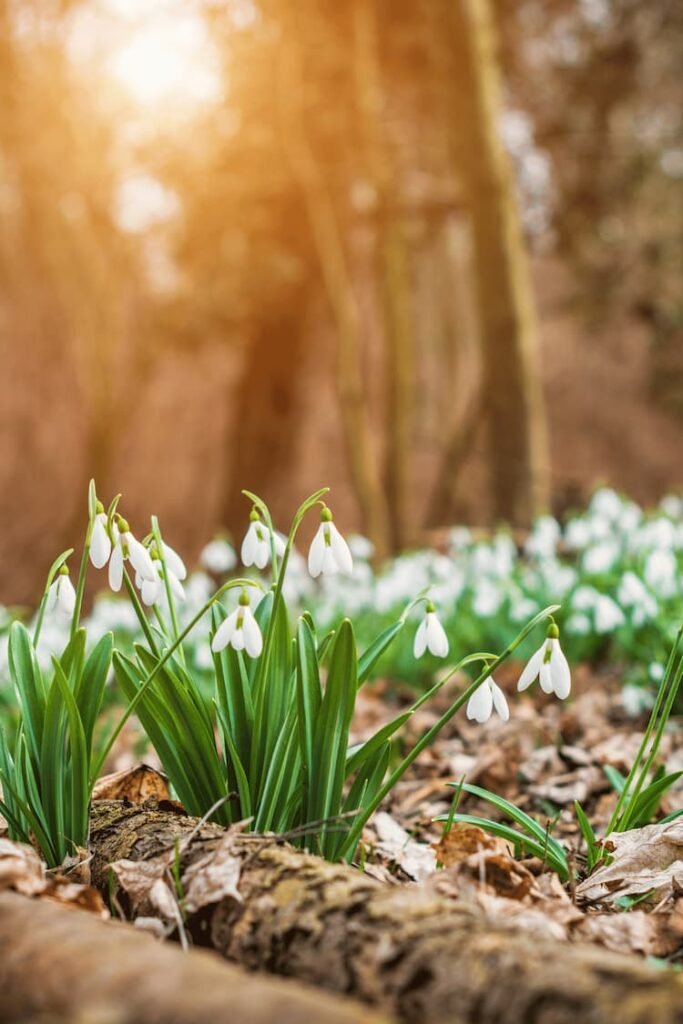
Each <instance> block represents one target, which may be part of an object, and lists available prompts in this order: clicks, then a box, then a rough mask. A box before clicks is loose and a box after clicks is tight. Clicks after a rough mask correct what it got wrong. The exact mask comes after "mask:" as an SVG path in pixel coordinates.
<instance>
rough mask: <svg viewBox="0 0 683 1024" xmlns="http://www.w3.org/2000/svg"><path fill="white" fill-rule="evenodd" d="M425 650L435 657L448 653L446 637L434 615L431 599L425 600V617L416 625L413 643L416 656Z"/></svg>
mask: <svg viewBox="0 0 683 1024" xmlns="http://www.w3.org/2000/svg"><path fill="white" fill-rule="evenodd" d="M425 651H429V653H430V654H433V655H434V656H435V657H437V658H445V657H446V655H447V654H448V637H447V636H446V631H445V630H444V628H443V626H442V625H441V623H440V622H439V620H438V619H437V617H436V608H435V607H434V605H433V604H432V602H431V601H428V602H427V605H426V608H425V617H424V619H423V620H422V622H421V623H420V625H419V626H418V627H417V633H416V634H415V642H414V644H413V654H414V655H415V657H416V658H421V657H422V655H423V654H424V653H425Z"/></svg>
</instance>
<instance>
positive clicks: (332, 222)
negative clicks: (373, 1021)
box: [0, 0, 683, 603]
mask: <svg viewBox="0 0 683 1024" xmlns="http://www.w3.org/2000/svg"><path fill="white" fill-rule="evenodd" d="M682 67H683V5H682V4H681V3H680V0H343V2H339V0H145V2H143V0H0V374H1V376H0V380H1V390H0V395H1V399H0V509H1V512H0V600H4V601H6V602H9V601H11V602H13V603H17V602H20V601H31V600H35V598H36V594H37V592H38V591H39V588H40V587H41V585H42V579H43V577H44V573H45V571H46V569H47V567H48V565H49V563H50V561H51V560H52V558H53V557H54V556H55V555H56V553H57V552H58V551H60V550H61V549H63V548H64V547H66V546H67V545H71V544H76V543H78V542H79V540H78V539H79V537H80V536H81V532H82V529H83V527H84V523H85V517H86V508H85V504H86V486H87V481H88V479H89V477H90V476H94V477H95V478H96V480H97V484H98V490H99V492H100V493H101V494H102V495H103V497H104V498H105V499H107V500H108V499H109V498H110V497H111V496H113V494H114V493H115V492H118V491H123V492H124V496H125V500H124V504H123V506H122V508H123V510H124V513H125V514H126V515H127V516H128V517H129V518H130V520H131V523H132V525H133V527H134V529H140V530H145V529H146V523H147V520H146V517H147V516H148V514H149V512H150V511H155V512H157V513H158V515H159V516H160V518H161V522H162V525H163V526H164V529H165V532H166V535H167V536H168V538H169V539H170V541H171V542H172V543H173V544H174V545H175V546H177V547H179V548H181V549H182V550H183V551H184V552H187V553H188V555H192V553H193V552H194V553H196V552H197V551H198V550H199V548H200V546H201V545H202V544H203V543H204V542H206V540H207V539H209V537H210V536H211V535H212V533H213V532H214V531H215V530H216V529H217V528H219V527H226V528H229V529H232V530H233V531H235V532H236V533H239V532H241V530H242V529H243V527H244V524H245V522H246V517H247V514H248V511H249V509H248V506H247V504H246V502H245V501H244V499H243V498H242V497H241V496H240V488H242V487H249V488H250V489H253V490H256V491H258V492H259V493H260V494H262V495H263V497H264V498H265V499H266V500H267V501H268V502H269V503H270V504H271V507H272V508H273V510H274V513H275V517H276V522H277V523H278V524H279V525H280V526H282V527H286V525H287V523H288V521H289V517H290V515H291V512H292V510H293V508H294V506H295V504H296V503H297V502H298V501H299V500H300V499H301V498H302V497H303V496H305V494H307V493H309V492H310V491H312V490H314V489H316V488H317V487H318V486H321V485H323V484H330V485H331V486H332V487H333V501H332V505H333V508H334V510H335V512H336V518H337V521H338V522H339V523H340V525H341V526H343V527H344V528H347V529H349V528H354V529H358V530H361V531H363V532H364V533H366V534H367V535H369V536H370V537H371V539H372V540H373V541H374V543H375V545H376V548H377V551H378V553H379V554H384V553H386V552H388V551H391V550H395V549H397V548H399V547H402V546H405V545H410V544H414V543H418V542H420V540H423V539H424V537H425V536H426V531H428V530H429V529H431V528H433V527H438V526H443V525H446V524H451V523H454V522H456V521H465V522H471V523H477V524H490V523H493V522H496V521H500V520H506V521H509V522H512V523H514V524H519V525H524V524H525V523H526V522H528V521H529V518H530V517H531V516H532V515H533V514H534V512H536V511H539V510H545V509H548V508H549V509H552V511H554V512H555V513H556V514H558V515H561V514H562V513H563V512H564V511H566V510H567V509H568V508H570V507H573V506H576V505H578V504H580V503H581V501H582V500H584V499H585V497H586V496H587V495H588V494H589V493H590V490H591V488H592V487H593V486H594V484H595V483H596V482H598V481H604V482H609V483H611V484H612V485H614V486H616V487H618V488H623V489H624V490H626V491H627V492H628V493H629V494H630V495H631V496H632V497H634V498H635V499H637V500H640V501H654V500H656V499H658V498H659V497H660V496H661V494H662V493H664V492H665V491H666V490H670V489H675V488H676V487H677V486H678V485H679V484H680V483H681V482H682V475H681V461H680V460H681V442H682V441H683V344H682V322H683V287H682V284H681V281H682V271H683V255H682V249H681V236H682V234H683V201H682V192H683V189H682V184H683V112H682V106H681V70H682Z"/></svg>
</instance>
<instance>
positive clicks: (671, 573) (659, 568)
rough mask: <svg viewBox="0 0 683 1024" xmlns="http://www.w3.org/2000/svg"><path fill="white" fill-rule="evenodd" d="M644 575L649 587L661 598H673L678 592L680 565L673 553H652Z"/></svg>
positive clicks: (646, 563) (661, 551)
mask: <svg viewBox="0 0 683 1024" xmlns="http://www.w3.org/2000/svg"><path fill="white" fill-rule="evenodd" d="M643 575H644V577H645V582H646V583H647V584H648V586H649V587H650V588H651V589H652V590H654V591H655V593H656V594H658V595H659V596H660V597H673V596H674V595H675V594H676V593H677V592H678V589H679V587H678V565H677V564H676V556H675V555H674V553H673V551H665V550H661V549H660V550H656V551H651V552H650V554H649V555H648V556H647V560H646V562H645V568H644V571H643Z"/></svg>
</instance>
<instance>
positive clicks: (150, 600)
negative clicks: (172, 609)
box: [135, 545, 187, 607]
mask: <svg viewBox="0 0 683 1024" xmlns="http://www.w3.org/2000/svg"><path fill="white" fill-rule="evenodd" d="M165 547H166V545H164V549H165ZM174 553H175V552H174ZM164 555H166V551H165V550H164ZM176 558H178V561H179V562H180V558H179V556H178V555H176ZM180 564H181V565H182V562H180ZM152 566H153V568H154V574H155V575H154V579H149V578H147V577H145V576H143V575H142V574H141V573H139V572H136V573H135V586H136V587H137V588H138V590H139V591H140V595H141V597H142V603H143V604H145V605H147V607H150V606H151V605H153V604H157V603H158V602H159V601H160V600H161V598H162V597H163V596H164V594H165V593H166V587H165V585H164V575H163V574H164V570H163V566H162V563H161V559H160V558H159V557H158V556H157V555H156V554H155V555H153V556H152ZM184 568H185V567H184V566H183V569H184ZM166 573H167V575H168V585H169V588H170V590H171V593H172V595H173V597H175V598H176V600H178V601H184V600H185V588H184V587H183V585H182V583H181V582H180V580H179V579H178V576H177V575H176V573H175V572H174V571H173V570H172V569H171V567H170V565H169V563H168V562H166ZM185 575H187V572H185Z"/></svg>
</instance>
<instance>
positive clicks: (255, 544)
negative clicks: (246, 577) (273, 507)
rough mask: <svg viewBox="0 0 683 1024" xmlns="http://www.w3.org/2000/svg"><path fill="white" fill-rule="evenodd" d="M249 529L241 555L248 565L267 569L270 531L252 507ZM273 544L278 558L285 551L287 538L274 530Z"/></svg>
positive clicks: (244, 562)
mask: <svg viewBox="0 0 683 1024" xmlns="http://www.w3.org/2000/svg"><path fill="white" fill-rule="evenodd" d="M249 519H250V522H249V529H248V530H247V532H246V533H245V535H244V540H243V541H242V548H241V551H240V555H241V558H242V562H243V564H244V565H246V566H250V565H255V566H256V568H257V569H265V567H266V566H267V565H268V562H269V561H270V554H271V552H270V531H269V530H268V527H267V526H266V525H265V524H264V523H263V522H262V520H261V516H260V515H259V513H258V510H257V509H255V508H254V509H252V510H251V514H250V516H249ZM273 546H274V548H275V554H276V555H277V556H278V558H282V556H283V555H284V553H285V546H286V540H285V538H284V537H283V536H282V534H281V533H278V532H277V530H275V531H274V532H273Z"/></svg>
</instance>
